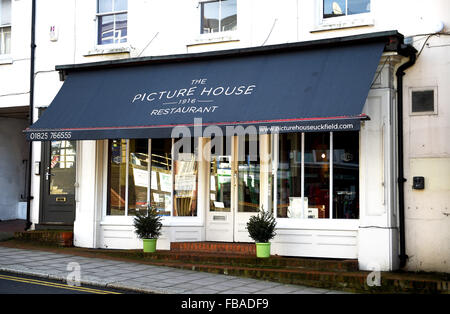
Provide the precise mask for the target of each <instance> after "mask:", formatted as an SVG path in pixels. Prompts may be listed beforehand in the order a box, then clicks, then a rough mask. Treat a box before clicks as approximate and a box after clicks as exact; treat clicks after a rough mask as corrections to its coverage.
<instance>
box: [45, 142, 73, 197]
mask: <svg viewBox="0 0 450 314" xmlns="http://www.w3.org/2000/svg"><path fill="white" fill-rule="evenodd" d="M75 157H76V142H74V141H54V142H52V143H51V156H50V176H49V180H50V194H51V195H67V194H70V195H75Z"/></svg>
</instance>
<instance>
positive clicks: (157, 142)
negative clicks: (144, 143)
mask: <svg viewBox="0 0 450 314" xmlns="http://www.w3.org/2000/svg"><path fill="white" fill-rule="evenodd" d="M151 152H152V174H151V202H152V204H154V205H155V206H156V207H157V208H158V211H159V212H160V214H161V215H163V216H170V215H171V212H172V187H173V178H172V139H152V145H151Z"/></svg>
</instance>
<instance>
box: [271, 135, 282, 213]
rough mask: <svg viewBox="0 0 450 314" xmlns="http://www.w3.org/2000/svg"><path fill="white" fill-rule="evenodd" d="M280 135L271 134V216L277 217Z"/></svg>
mask: <svg viewBox="0 0 450 314" xmlns="http://www.w3.org/2000/svg"><path fill="white" fill-rule="evenodd" d="M279 141H280V137H279V136H278V134H273V139H272V143H273V148H272V149H273V166H272V173H273V180H272V184H273V205H274V208H273V216H274V217H275V218H277V216H278V199H277V195H278V162H279V155H280V142H279Z"/></svg>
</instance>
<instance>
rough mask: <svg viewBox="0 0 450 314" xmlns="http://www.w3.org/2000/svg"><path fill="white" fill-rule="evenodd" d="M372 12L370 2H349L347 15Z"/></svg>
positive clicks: (355, 0) (364, 0)
mask: <svg viewBox="0 0 450 314" xmlns="http://www.w3.org/2000/svg"><path fill="white" fill-rule="evenodd" d="M367 12H370V0H348V8H347V14H349V15H350V14H360V13H367Z"/></svg>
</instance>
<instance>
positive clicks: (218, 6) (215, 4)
mask: <svg viewBox="0 0 450 314" xmlns="http://www.w3.org/2000/svg"><path fill="white" fill-rule="evenodd" d="M236 1H237V0H219V1H202V2H201V4H200V5H201V33H202V34H208V33H218V32H226V31H234V30H236V29H237V6H236Z"/></svg>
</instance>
